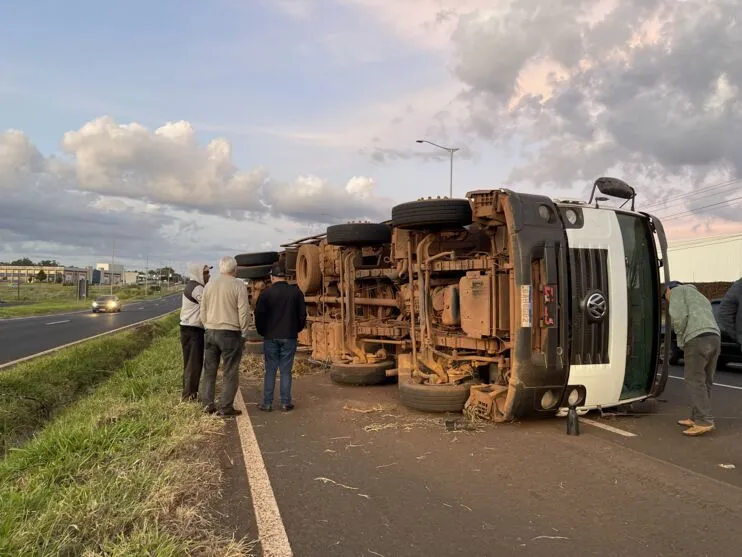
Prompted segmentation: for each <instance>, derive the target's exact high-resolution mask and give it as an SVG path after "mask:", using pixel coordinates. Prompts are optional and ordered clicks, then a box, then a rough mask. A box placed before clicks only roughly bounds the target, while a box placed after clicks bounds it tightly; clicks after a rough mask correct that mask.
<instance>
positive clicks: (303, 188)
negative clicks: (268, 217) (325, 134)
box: [265, 175, 394, 223]
mask: <svg viewBox="0 0 742 557" xmlns="http://www.w3.org/2000/svg"><path fill="white" fill-rule="evenodd" d="M375 188H376V184H375V182H374V181H373V180H372V179H371V178H367V177H363V176H355V177H353V178H351V179H350V180H349V181H348V183H347V184H346V186H345V188H344V189H342V190H340V189H338V188H334V187H332V186H331V185H330V184H328V183H327V181H326V180H323V179H321V178H318V177H317V176H312V175H305V176H299V177H297V178H296V179H295V180H294V181H293V182H292V183H291V184H289V185H288V187H286V186H284V185H283V184H281V185H279V186H278V187H275V188H274V187H270V186H269V187H267V188H266V190H265V201H266V203H267V204H268V205H270V207H271V210H272V211H273V212H274V213H276V214H279V215H285V216H287V217H289V218H291V219H294V220H296V221H299V222H304V223H312V222H325V223H331V222H333V223H334V222H345V221H349V220H373V221H383V220H387V219H389V218H390V209H391V206H392V205H393V204H394V202H393V201H392V200H391V199H387V198H380V197H377V196H376V195H375V192H374V190H375Z"/></svg>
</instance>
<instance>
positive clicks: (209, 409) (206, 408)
mask: <svg viewBox="0 0 742 557" xmlns="http://www.w3.org/2000/svg"><path fill="white" fill-rule="evenodd" d="M214 412H216V406H214V405H213V404H209V405H207V406H204V413H205V414H213V413H214Z"/></svg>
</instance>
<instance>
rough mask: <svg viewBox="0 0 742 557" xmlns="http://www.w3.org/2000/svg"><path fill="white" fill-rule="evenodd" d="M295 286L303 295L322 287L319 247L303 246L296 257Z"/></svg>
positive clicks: (312, 245)
mask: <svg viewBox="0 0 742 557" xmlns="http://www.w3.org/2000/svg"><path fill="white" fill-rule="evenodd" d="M296 284H297V286H298V287H299V289H300V290H301V291H302V292H303V293H304V294H313V293H315V292H316V291H317V290H319V287H320V286H322V272H321V271H320V268H319V246H316V245H314V244H304V245H303V246H301V247H300V248H299V253H298V254H297V256H296Z"/></svg>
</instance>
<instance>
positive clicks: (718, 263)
mask: <svg viewBox="0 0 742 557" xmlns="http://www.w3.org/2000/svg"><path fill="white" fill-rule="evenodd" d="M667 258H668V260H669V263H670V277H671V278H672V279H673V280H679V281H683V282H733V281H735V280H737V279H738V278H740V277H742V234H728V235H725V236H712V237H710V238H698V239H695V240H682V241H678V242H669V246H668V248H667Z"/></svg>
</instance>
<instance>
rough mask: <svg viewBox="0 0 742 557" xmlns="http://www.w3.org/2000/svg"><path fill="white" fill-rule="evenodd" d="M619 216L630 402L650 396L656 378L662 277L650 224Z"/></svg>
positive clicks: (626, 392) (626, 393)
mask: <svg viewBox="0 0 742 557" xmlns="http://www.w3.org/2000/svg"><path fill="white" fill-rule="evenodd" d="M616 217H617V218H618V224H619V227H620V229H621V236H622V238H623V245H624V255H625V258H626V288H627V293H626V294H627V309H628V325H629V330H628V336H627V347H626V373H625V376H624V384H623V389H622V392H621V399H629V398H634V397H638V396H642V395H645V394H646V393H648V392H649V390H650V388H651V385H652V380H653V378H654V369H655V365H656V352H657V349H656V348H657V343H658V342H659V337H658V332H657V329H658V320H659V317H660V316H659V311H660V305H659V297H658V292H659V278H658V276H657V273H658V270H657V256H656V253H655V245H654V237H653V236H652V231H651V230H650V228H649V222H648V221H647V220H646V219H645V218H643V217H639V216H637V215H632V214H626V213H616Z"/></svg>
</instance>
